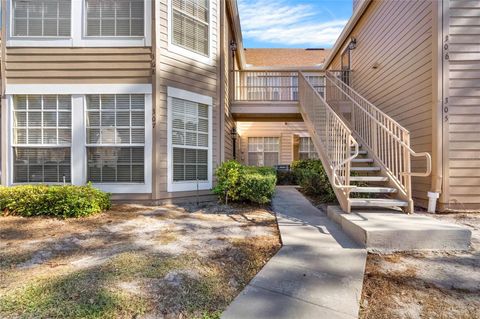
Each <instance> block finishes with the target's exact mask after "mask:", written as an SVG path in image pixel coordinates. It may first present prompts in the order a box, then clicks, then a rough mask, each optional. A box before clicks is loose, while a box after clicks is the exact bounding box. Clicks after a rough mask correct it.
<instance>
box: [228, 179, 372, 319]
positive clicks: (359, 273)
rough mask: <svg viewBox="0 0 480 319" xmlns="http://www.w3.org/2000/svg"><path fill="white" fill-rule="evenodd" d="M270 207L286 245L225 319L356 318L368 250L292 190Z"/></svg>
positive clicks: (280, 189) (281, 192)
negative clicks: (274, 213) (275, 216)
mask: <svg viewBox="0 0 480 319" xmlns="http://www.w3.org/2000/svg"><path fill="white" fill-rule="evenodd" d="M272 204H273V209H274V211H275V212H276V214H277V218H278V225H279V229H280V234H281V238H282V243H283V246H282V248H281V249H280V251H279V252H278V253H277V254H276V255H275V256H274V257H273V258H272V259H270V261H269V262H268V263H267V264H266V265H265V267H264V268H263V269H262V270H261V271H260V272H259V273H258V274H257V276H255V277H254V278H253V280H252V281H251V282H250V283H249V285H248V286H247V287H246V288H245V289H244V290H243V291H242V292H241V293H240V295H239V296H237V298H236V299H235V300H234V301H233V302H232V304H231V305H230V306H229V307H228V308H227V310H226V311H225V312H224V313H223V314H222V318H224V319H233V318H235V319H250V318H252V319H253V318H254V319H266V318H272V319H282V318H285V319H287V318H288V319H292V318H295V319H302V318H308V319H311V318H329V319H330V318H332V319H335V318H357V316H358V310H359V301H360V297H361V292H362V284H363V273H364V270H365V261H366V256H367V253H366V250H365V249H361V248H360V247H359V245H358V244H356V243H355V242H354V241H352V240H351V239H350V238H349V237H348V236H346V235H345V234H344V233H343V232H342V230H341V229H340V227H339V226H338V225H336V224H335V223H334V222H332V221H331V220H329V219H328V217H327V216H326V214H324V213H323V212H322V211H320V210H319V209H317V208H316V207H314V206H312V205H311V204H310V202H309V201H308V200H307V199H305V198H304V197H303V196H302V195H301V194H300V193H299V192H298V191H297V190H296V189H295V188H294V187H291V186H280V187H277V191H276V194H275V197H274V199H273V203H272Z"/></svg>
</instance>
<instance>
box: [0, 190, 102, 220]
mask: <svg viewBox="0 0 480 319" xmlns="http://www.w3.org/2000/svg"><path fill="white" fill-rule="evenodd" d="M110 206H111V203H110V194H107V193H104V192H102V191H100V190H98V189H96V188H94V187H93V186H91V185H87V186H72V185H67V186H47V185H19V186H12V187H0V210H1V211H2V212H4V213H6V214H12V215H21V216H40V215H45V216H55V217H62V218H68V217H84V216H89V215H92V214H96V213H99V212H101V211H103V210H106V209H109V208H110Z"/></svg>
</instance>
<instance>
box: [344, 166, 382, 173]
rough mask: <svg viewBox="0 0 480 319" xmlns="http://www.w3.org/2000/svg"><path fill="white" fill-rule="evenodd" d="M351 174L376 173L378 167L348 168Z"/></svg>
mask: <svg viewBox="0 0 480 319" xmlns="http://www.w3.org/2000/svg"><path fill="white" fill-rule="evenodd" d="M350 170H351V171H353V172H378V171H380V167H377V166H354V167H351V168H350Z"/></svg>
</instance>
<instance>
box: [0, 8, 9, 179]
mask: <svg viewBox="0 0 480 319" xmlns="http://www.w3.org/2000/svg"><path fill="white" fill-rule="evenodd" d="M1 9H2V39H1V60H2V61H1V65H0V76H1V78H2V81H1V86H2V88H1V90H2V92H1V94H2V97H1V98H2V101H1V107H0V136H1V137H2V138H1V141H0V185H6V184H7V180H6V172H7V170H6V168H7V150H6V148H7V139H6V136H5V133H6V132H7V129H8V127H6V124H7V116H6V115H7V112H6V109H7V95H6V94H5V93H6V84H7V77H6V74H7V73H6V68H5V67H6V63H7V62H6V56H7V50H6V46H7V44H6V43H7V36H6V35H7V0H2V2H1ZM2 114H3V118H2ZM2 124H3V125H2ZM2 133H3V134H2Z"/></svg>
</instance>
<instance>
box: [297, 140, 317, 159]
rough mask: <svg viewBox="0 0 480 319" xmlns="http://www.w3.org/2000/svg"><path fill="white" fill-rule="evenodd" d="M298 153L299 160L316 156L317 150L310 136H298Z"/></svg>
mask: <svg viewBox="0 0 480 319" xmlns="http://www.w3.org/2000/svg"><path fill="white" fill-rule="evenodd" d="M298 153H299V157H300V159H301V160H304V159H309V158H318V154H317V150H316V149H315V145H313V142H312V139H311V138H310V137H300V145H299V149H298Z"/></svg>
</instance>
